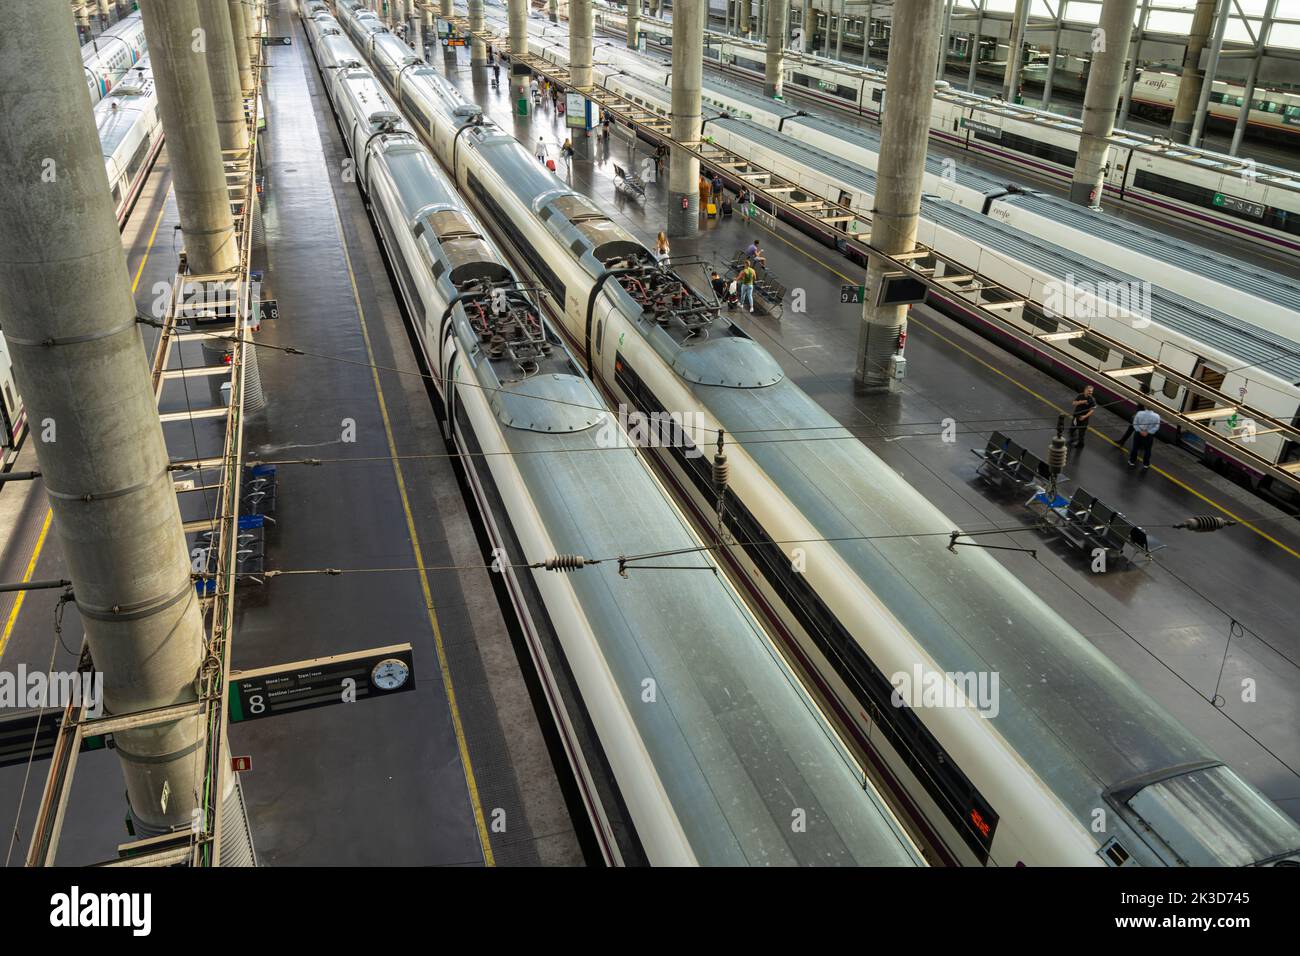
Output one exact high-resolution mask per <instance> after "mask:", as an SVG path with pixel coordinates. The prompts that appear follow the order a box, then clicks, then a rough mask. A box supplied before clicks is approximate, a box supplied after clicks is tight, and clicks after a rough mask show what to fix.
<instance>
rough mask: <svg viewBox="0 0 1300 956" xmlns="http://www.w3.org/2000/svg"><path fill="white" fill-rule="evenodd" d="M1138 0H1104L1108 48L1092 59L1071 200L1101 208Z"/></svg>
mask: <svg viewBox="0 0 1300 956" xmlns="http://www.w3.org/2000/svg"><path fill="white" fill-rule="evenodd" d="M1136 9H1137V0H1105V3H1103V4H1102V8H1101V19H1100V21H1098V26H1099V27H1100V28H1101V31H1102V32H1101V34H1100V36H1101V38H1102V39H1103V40H1104V41H1105V45H1104V46H1102V48H1101V49H1099V50H1096V52H1095V53H1094V54H1093V57H1092V69H1091V70H1089V72H1088V89H1087V91H1086V92H1085V93H1084V96H1083V129H1082V132H1081V134H1080V136H1079V153H1078V157H1077V159H1076V160H1075V163H1074V181H1073V182H1072V183H1070V201H1071V202H1075V203H1079V204H1080V205H1082V206H1100V205H1101V192H1102V188H1103V187H1102V179H1103V177H1104V176H1105V172H1106V155H1107V154H1108V153H1109V152H1110V134H1111V131H1112V130H1114V128H1115V107H1116V104H1117V103H1118V102H1119V93H1120V84H1121V83H1122V82H1123V79H1124V60H1125V59H1126V58H1127V54H1128V44H1129V37H1130V35H1131V33H1132V31H1133V13H1134V11H1135V10H1136Z"/></svg>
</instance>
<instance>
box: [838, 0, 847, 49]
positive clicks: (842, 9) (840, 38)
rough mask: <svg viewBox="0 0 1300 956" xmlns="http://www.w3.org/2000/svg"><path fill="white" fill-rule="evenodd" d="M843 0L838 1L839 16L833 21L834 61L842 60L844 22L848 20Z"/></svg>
mask: <svg viewBox="0 0 1300 956" xmlns="http://www.w3.org/2000/svg"><path fill="white" fill-rule="evenodd" d="M847 13H848V11H847V10H846V9H845V7H844V0H840V15H839V17H837V18H836V20H835V59H837V60H842V59H844V21H845V20H847V19H848V17H847Z"/></svg>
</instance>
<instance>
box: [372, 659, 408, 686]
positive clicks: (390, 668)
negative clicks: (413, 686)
mask: <svg viewBox="0 0 1300 956" xmlns="http://www.w3.org/2000/svg"><path fill="white" fill-rule="evenodd" d="M410 676H411V669H410V668H409V667H407V666H406V662H405V661H399V660H398V659H397V658H396V657H389V658H386V659H384V660H382V661H380V662H379V663H378V664H376V665H375V666H374V668H373V669H372V670H371V671H370V682H371V683H372V684H374V685H375V686H376V687H378V688H379V689H380V690H397V688H399V687H401V686H402V685H403V684H405V683H406V681H407V680H408V679H409V678H410Z"/></svg>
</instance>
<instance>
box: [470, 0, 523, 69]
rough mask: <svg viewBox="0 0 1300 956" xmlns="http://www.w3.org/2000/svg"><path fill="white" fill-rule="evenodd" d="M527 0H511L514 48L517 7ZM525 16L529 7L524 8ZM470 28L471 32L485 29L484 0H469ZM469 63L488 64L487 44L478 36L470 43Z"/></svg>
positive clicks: (511, 34) (511, 30)
mask: <svg viewBox="0 0 1300 956" xmlns="http://www.w3.org/2000/svg"><path fill="white" fill-rule="evenodd" d="M521 2H526V0H510V36H511V42H510V48H511V49H512V50H513V49H514V39H513V38H514V33H515V7H517V6H519V5H520V3H521ZM524 16H525V18H526V17H527V16H528V9H527V7H525V8H524ZM469 29H470V32H471V33H475V32H478V31H480V30H482V29H483V0H469ZM527 49H528V44H527V40H525V42H524V50H525V51H527ZM469 63H470V66H487V45H486V44H484V42H483V41H482V40H480V39H478V38H477V37H475V38H474V39H472V40H471V41H470V44H469Z"/></svg>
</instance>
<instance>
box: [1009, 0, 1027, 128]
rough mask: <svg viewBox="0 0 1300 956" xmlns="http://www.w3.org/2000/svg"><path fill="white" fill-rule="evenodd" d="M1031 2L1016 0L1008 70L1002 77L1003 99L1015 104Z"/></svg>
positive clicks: (1012, 17) (1018, 89)
mask: <svg viewBox="0 0 1300 956" xmlns="http://www.w3.org/2000/svg"><path fill="white" fill-rule="evenodd" d="M1030 5H1031V3H1030V0H1016V10H1015V13H1013V14H1012V15H1011V36H1010V37H1008V38H1007V70H1006V73H1005V74H1004V75H1003V77H1002V98H1003V99H1004V100H1006V101H1007V102H1008V103H1013V102H1015V99H1016V94H1017V93H1018V92H1019V91H1020V70H1021V67H1022V65H1023V64H1024V59H1025V56H1024V53H1025V50H1024V47H1025V28H1026V27H1027V26H1028V25H1029V7H1030Z"/></svg>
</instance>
